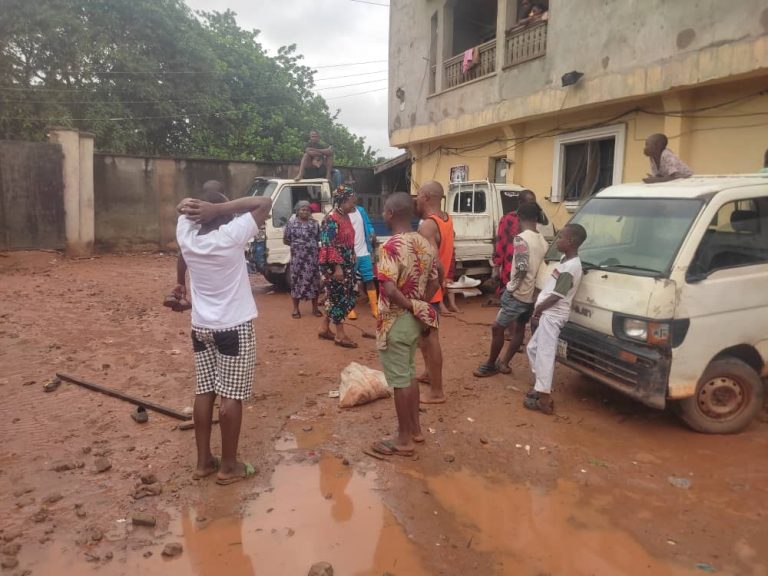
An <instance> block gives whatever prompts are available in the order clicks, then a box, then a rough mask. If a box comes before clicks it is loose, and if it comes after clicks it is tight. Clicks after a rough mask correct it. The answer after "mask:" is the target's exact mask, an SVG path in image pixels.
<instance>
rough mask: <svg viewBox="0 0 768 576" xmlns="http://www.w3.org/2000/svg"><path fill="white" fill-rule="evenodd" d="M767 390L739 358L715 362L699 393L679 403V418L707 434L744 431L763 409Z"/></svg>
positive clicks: (702, 380) (705, 375)
mask: <svg viewBox="0 0 768 576" xmlns="http://www.w3.org/2000/svg"><path fill="white" fill-rule="evenodd" d="M764 397H765V387H764V385H763V381H762V380H761V379H760V376H759V375H758V374H757V372H755V371H754V370H753V369H752V367H751V366H749V365H748V364H747V363H745V362H742V361H741V360H739V359H738V358H721V359H719V360H713V361H712V362H710V363H709V366H707V369H706V370H705V371H704V374H703V375H702V377H701V379H700V380H699V384H698V386H696V394H695V395H694V396H691V397H690V398H685V399H683V400H680V402H679V403H678V410H679V412H680V417H681V418H682V419H683V421H685V423H686V424H688V426H690V427H691V428H693V429H694V430H696V431H697V432H704V433H705V434H733V433H736V432H741V431H742V430H744V428H746V427H747V426H749V423H750V422H752V420H753V419H754V418H755V416H757V413H758V412H759V411H760V409H761V408H762V407H763V401H764Z"/></svg>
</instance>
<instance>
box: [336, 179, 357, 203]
mask: <svg viewBox="0 0 768 576" xmlns="http://www.w3.org/2000/svg"><path fill="white" fill-rule="evenodd" d="M354 194H355V191H354V190H352V186H347V185H346V184H342V185H341V186H339V187H338V188H336V190H334V191H333V205H334V206H341V205H342V204H344V202H346V201H347V200H349V199H350V198H351V197H352V196H353V195H354Z"/></svg>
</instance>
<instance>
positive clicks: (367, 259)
mask: <svg viewBox="0 0 768 576" xmlns="http://www.w3.org/2000/svg"><path fill="white" fill-rule="evenodd" d="M349 220H350V221H351V222H352V228H354V229H355V256H356V257H357V259H356V260H355V272H356V273H357V275H358V276H359V277H360V280H362V281H363V284H364V285H365V291H366V293H367V294H368V303H369V304H370V306H371V313H372V314H373V317H374V318H376V317H377V316H378V310H377V308H378V296H377V294H376V285H375V284H374V283H373V276H374V274H373V258H371V251H372V250H373V242H374V238H375V231H374V229H373V225H372V224H371V219H370V218H369V217H368V213H367V212H366V211H365V208H363V207H362V206H357V207H356V210H355V211H354V212H350V214H349ZM348 318H349V319H350V320H355V319H356V318H357V314H356V313H355V311H354V309H353V310H352V311H351V312H350V313H349V316H348Z"/></svg>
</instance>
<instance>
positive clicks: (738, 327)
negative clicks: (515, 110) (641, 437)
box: [539, 174, 768, 434]
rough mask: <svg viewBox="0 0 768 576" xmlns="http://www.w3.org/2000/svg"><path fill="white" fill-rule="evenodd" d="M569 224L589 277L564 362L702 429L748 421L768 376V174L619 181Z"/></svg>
mask: <svg viewBox="0 0 768 576" xmlns="http://www.w3.org/2000/svg"><path fill="white" fill-rule="evenodd" d="M571 222H573V223H578V224H581V225H582V226H584V228H585V229H586V230H587V240H586V242H585V243H584V245H583V246H582V247H581V249H580V250H579V253H580V257H581V260H582V263H583V266H584V270H585V275H584V277H583V279H582V283H581V286H580V287H579V290H578V292H577V293H576V296H575V298H574V301H573V306H572V309H571V317H570V320H569V322H568V323H567V324H566V326H565V327H564V328H563V331H562V332H561V335H560V342H559V346H558V360H559V361H560V362H562V363H563V364H565V365H567V366H570V367H571V368H574V369H576V370H577V371H579V372H581V373H583V374H586V375H588V376H590V377H592V378H594V379H596V380H598V381H600V382H603V383H605V384H607V385H609V386H611V387H613V388H615V389H617V390H620V391H621V392H624V393H625V394H628V395H629V396H631V397H633V398H635V399H637V400H639V401H641V402H643V403H644V404H647V405H648V406H652V407H655V408H664V407H665V406H666V405H667V404H668V403H672V404H673V405H674V406H675V407H676V408H677V411H678V413H679V414H680V416H681V417H682V419H683V420H684V421H685V422H686V423H687V424H688V425H689V426H690V427H691V428H693V429H694V430H697V431H699V432H706V433H720V434H722V433H733V432H738V431H741V430H743V429H744V428H745V427H746V426H748V425H749V423H750V422H751V421H752V419H753V418H754V417H755V416H756V414H757V413H758V412H759V411H760V409H761V408H762V406H763V400H764V394H765V379H766V378H767V377H768V288H767V287H768V174H763V175H759V174H756V175H739V176H701V177H698V176H697V177H692V178H687V179H683V180H675V181H672V182H666V183H659V184H621V185H617V186H611V187H609V188H606V189H605V190H602V191H601V192H599V193H597V194H596V195H595V196H594V197H592V198H591V199H590V200H589V201H588V202H586V204H584V206H582V207H581V209H580V210H579V211H578V212H577V213H576V214H575V215H574V216H573V218H572V219H571ZM558 258H559V255H558V254H557V253H556V251H555V250H554V248H551V249H550V252H549V253H548V254H547V262H548V264H547V265H546V266H542V269H541V270H540V273H539V281H540V282H541V281H543V280H544V278H545V277H546V275H547V274H549V273H551V268H552V266H553V262H554V261H556V260H557V259H558Z"/></svg>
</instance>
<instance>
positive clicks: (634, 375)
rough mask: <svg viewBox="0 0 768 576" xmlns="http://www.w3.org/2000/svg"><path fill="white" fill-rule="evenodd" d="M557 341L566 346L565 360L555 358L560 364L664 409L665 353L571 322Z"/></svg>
mask: <svg viewBox="0 0 768 576" xmlns="http://www.w3.org/2000/svg"><path fill="white" fill-rule="evenodd" d="M560 339H561V340H564V341H565V342H566V343H567V347H566V348H565V356H564V357H563V356H562V355H561V354H558V357H557V359H558V360H559V361H560V362H561V363H562V364H565V365H566V366H569V367H571V368H573V369H574V370H577V371H579V372H581V373H582V374H585V375H587V376H590V377H592V378H594V379H595V380H598V381H600V382H603V383H604V384H607V385H608V386H610V387H611V388H615V389H616V390H619V391H620V392H623V393H624V394H627V395H628V396H631V397H632V398H634V399H636V400H639V401H640V402H642V403H643V404H646V405H647V406H651V407H653V408H659V409H663V408H664V407H665V405H666V398H667V384H668V382H669V370H670V365H671V354H670V353H669V352H668V351H666V350H663V349H661V348H653V347H650V346H643V345H641V344H634V343H632V342H627V341H625V340H619V339H618V338H615V337H614V336H608V335H606V334H601V333H600V332H596V331H594V330H590V329H589V328H584V327H582V326H578V325H576V324H573V323H572V322H568V323H567V324H566V325H565V327H564V328H563V330H562V332H561V333H560ZM561 350H562V347H560V348H559V350H558V351H559V352H560V351H561Z"/></svg>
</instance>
